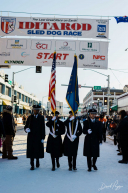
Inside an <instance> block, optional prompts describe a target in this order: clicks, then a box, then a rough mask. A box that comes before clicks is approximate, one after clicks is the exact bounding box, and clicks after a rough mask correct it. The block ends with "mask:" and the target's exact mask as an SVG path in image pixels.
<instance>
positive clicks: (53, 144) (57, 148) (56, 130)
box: [46, 111, 65, 171]
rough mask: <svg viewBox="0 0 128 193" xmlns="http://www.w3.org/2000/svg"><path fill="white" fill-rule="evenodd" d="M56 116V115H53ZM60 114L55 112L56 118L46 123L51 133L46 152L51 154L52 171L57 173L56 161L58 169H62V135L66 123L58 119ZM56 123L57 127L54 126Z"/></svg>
mask: <svg viewBox="0 0 128 193" xmlns="http://www.w3.org/2000/svg"><path fill="white" fill-rule="evenodd" d="M52 115H54V113H52ZM58 115H59V112H58V111H56V112H55V116H53V118H52V119H51V120H49V121H48V122H47V123H46V126H47V127H49V129H50V133H49V136H48V140H47V147H46V152H47V153H50V154H51V160H52V171H55V159H56V164H57V168H59V167H60V163H59V157H62V154H63V147H62V139H61V135H63V134H64V133H65V127H64V123H63V122H62V121H60V120H59V118H58ZM54 122H55V125H54Z"/></svg>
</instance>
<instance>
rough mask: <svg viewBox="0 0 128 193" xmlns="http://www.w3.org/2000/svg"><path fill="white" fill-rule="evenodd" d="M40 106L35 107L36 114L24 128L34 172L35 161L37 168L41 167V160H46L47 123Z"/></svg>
mask: <svg viewBox="0 0 128 193" xmlns="http://www.w3.org/2000/svg"><path fill="white" fill-rule="evenodd" d="M39 110H40V106H39V105H33V112H34V114H32V115H30V116H29V117H28V119H27V122H26V125H25V127H24V129H25V132H26V133H28V137H27V158H30V164H31V168H30V170H34V159H36V167H37V168H38V167H39V166H40V163H39V158H44V139H45V122H44V116H42V115H40V114H39Z"/></svg>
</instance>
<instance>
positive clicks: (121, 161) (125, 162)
mask: <svg viewBox="0 0 128 193" xmlns="http://www.w3.org/2000/svg"><path fill="white" fill-rule="evenodd" d="M118 163H121V164H127V163H128V161H127V160H119V161H118Z"/></svg>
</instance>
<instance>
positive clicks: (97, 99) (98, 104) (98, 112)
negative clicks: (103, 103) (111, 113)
mask: <svg viewBox="0 0 128 193" xmlns="http://www.w3.org/2000/svg"><path fill="white" fill-rule="evenodd" d="M99 100H100V99H99V98H98V99H97V101H98V115H99Z"/></svg>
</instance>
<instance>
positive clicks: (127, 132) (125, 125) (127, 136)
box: [113, 117, 128, 149]
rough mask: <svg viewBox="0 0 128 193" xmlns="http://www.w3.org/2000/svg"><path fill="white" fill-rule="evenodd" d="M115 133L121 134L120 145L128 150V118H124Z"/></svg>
mask: <svg viewBox="0 0 128 193" xmlns="http://www.w3.org/2000/svg"><path fill="white" fill-rule="evenodd" d="M113 132H114V133H115V134H116V133H120V145H121V147H122V148H127V149H128V117H124V118H123V119H122V120H121V121H120V123H119V125H118V127H117V129H115V130H114V131H113Z"/></svg>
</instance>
